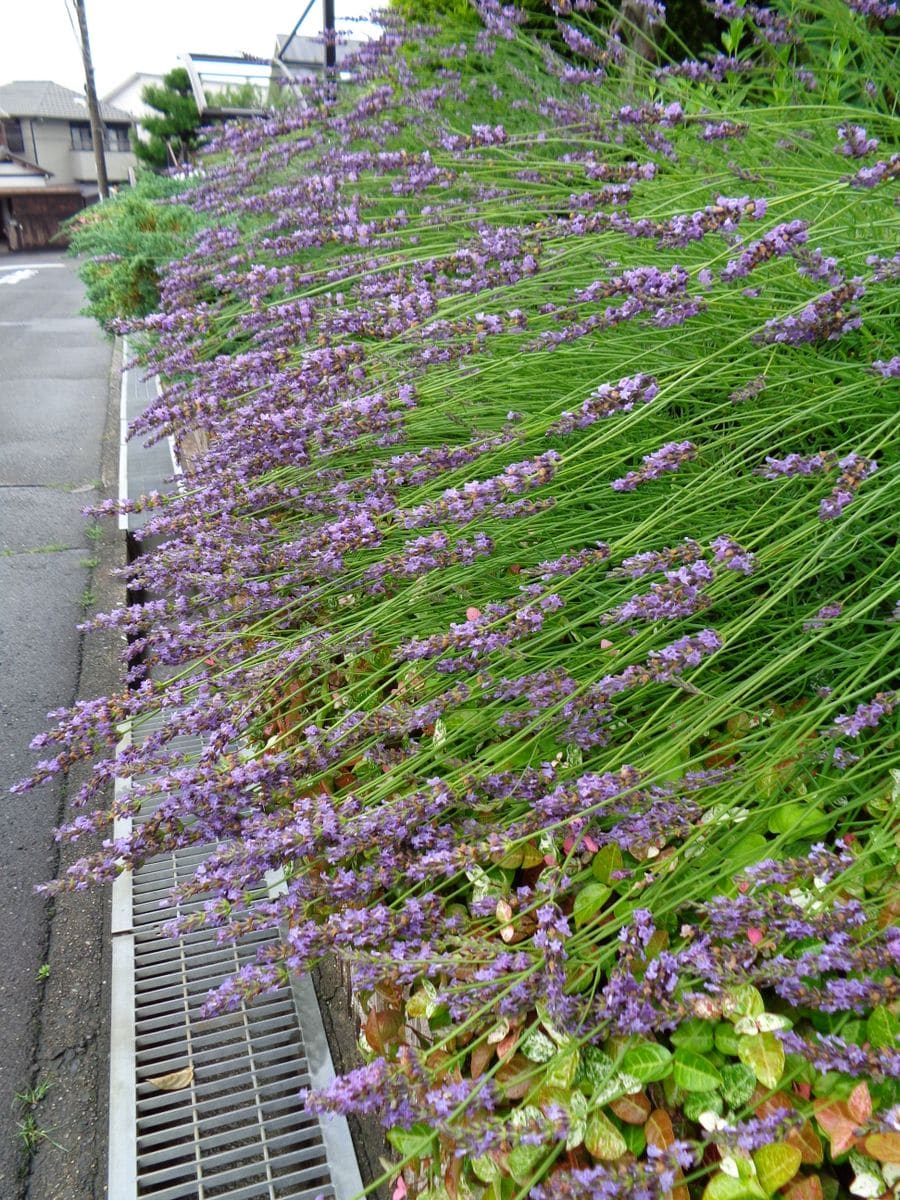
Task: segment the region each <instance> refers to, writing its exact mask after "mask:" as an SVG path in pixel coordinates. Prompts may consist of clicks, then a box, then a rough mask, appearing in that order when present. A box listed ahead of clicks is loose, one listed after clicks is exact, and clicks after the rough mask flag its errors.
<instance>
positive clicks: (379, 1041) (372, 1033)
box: [366, 1008, 403, 1054]
mask: <svg viewBox="0 0 900 1200" xmlns="http://www.w3.org/2000/svg"><path fill="white" fill-rule="evenodd" d="M402 1028H403V1014H402V1013H400V1012H399V1011H398V1010H397V1009H396V1008H373V1009H370V1010H369V1015H368V1016H367V1017H366V1041H367V1042H368V1043H369V1045H370V1046H371V1047H372V1049H373V1050H374V1051H375V1052H376V1053H377V1054H383V1053H384V1051H385V1050H386V1049H387V1048H388V1046H390V1044H391V1043H392V1042H396V1041H397V1040H398V1037H397V1035H398V1034H399V1033H400V1030H401V1029H402Z"/></svg>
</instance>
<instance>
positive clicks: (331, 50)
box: [324, 0, 337, 71]
mask: <svg viewBox="0 0 900 1200" xmlns="http://www.w3.org/2000/svg"><path fill="white" fill-rule="evenodd" d="M324 3H325V69H326V71H328V70H330V69H331V68H332V67H334V65H335V64H336V62H337V46H336V45H335V40H334V39H335V32H334V0H324Z"/></svg>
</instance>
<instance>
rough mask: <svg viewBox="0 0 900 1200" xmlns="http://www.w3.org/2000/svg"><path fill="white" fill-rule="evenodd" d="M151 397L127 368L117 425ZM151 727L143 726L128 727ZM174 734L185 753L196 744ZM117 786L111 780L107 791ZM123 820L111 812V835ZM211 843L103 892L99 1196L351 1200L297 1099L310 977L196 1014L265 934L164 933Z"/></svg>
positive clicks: (331, 1145)
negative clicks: (224, 1009) (105, 974)
mask: <svg viewBox="0 0 900 1200" xmlns="http://www.w3.org/2000/svg"><path fill="white" fill-rule="evenodd" d="M154 396H155V388H154V387H153V384H152V383H151V384H147V383H146V382H144V381H142V380H140V378H139V377H138V376H137V373H136V372H133V371H128V372H126V373H125V376H124V379H123V391H122V410H123V411H122V415H123V430H124V427H125V426H124V422H125V420H126V418H127V420H133V419H134V416H136V415H137V412H139V411H141V410H142V409H143V407H144V406H145V404H146V403H147V402H148V401H149V400H150V399H153V398H154ZM153 449H154V450H156V451H157V452H158V450H159V448H158V447H157V448H153ZM121 452H122V455H123V456H125V455H126V454H127V456H128V458H127V462H126V465H125V467H123V470H122V472H121V473H120V492H121V494H122V495H123V496H128V495H129V492H128V485H129V478H131V479H132V480H134V479H135V478H137V479H139V491H138V493H137V494H140V492H142V491H145V490H147V488H148V485H149V486H151V487H152V486H156V487H159V485H160V484H161V483H162V480H163V478H164V476H162V474H161V473H160V474H159V475H158V476H157V478H156V479H155V480H152V481H151V480H150V479H149V478H148V476H150V475H151V474H152V471H153V468H152V467H151V466H150V464H148V463H147V462H146V461H143V462H141V463H140V465H139V467H138V470H137V471H136V472H135V473H134V474H131V466H132V461H133V459H134V457H135V456H140V455H142V454H143V453H144V448H143V447H141V446H139V445H138V446H132V445H131V444H130V443H129V444H128V445H127V447H126V444H125V443H124V441H123V445H122V450H121ZM156 458H157V464H156V467H157V470H158V469H159V463H160V459H159V455H158V453H157V455H156ZM166 458H168V453H167V454H166ZM169 474H171V469H170V470H169ZM131 520H133V518H126V522H130V521H131ZM125 528H126V530H128V531H130V530H132V529H133V526H131V525H130V524H126V526H125ZM154 727H156V722H155V721H153V720H150V721H147V722H144V723H143V724H142V725H141V726H139V727H136V728H135V729H134V730H133V731H132V734H131V736H133V737H134V738H135V739H139V738H141V737H144V736H148V735H149V734H150V733H152V732H153V729H154ZM184 741H185V743H186V745H185V746H184V747H183V748H185V749H190V747H189V746H188V745H187V743H189V742H191V741H194V742H196V739H184ZM195 748H196V749H198V750H199V742H196V747H195ZM129 789H130V781H129V780H128V779H120V780H118V781H117V785H116V790H117V799H119V800H124V799H125V798H126V794H127V792H128V790H129ZM134 819H135V820H136V821H138V822H139V821H140V820H141V815H140V814H139V815H138V816H137V817H135V818H134ZM130 827H131V821H130V820H127V821H125V820H122V821H118V822H117V823H116V828H115V836H116V837H121V836H123V835H125V834H126V833H127V832H129V830H130ZM209 851H210V847H191V848H188V849H184V850H179V851H176V852H175V853H170V854H164V855H159V856H157V857H155V858H153V859H151V860H150V861H148V862H147V863H145V864H144V865H143V866H142V867H140V868H139V869H137V870H136V871H134V872H133V873H131V872H128V873H125V874H123V875H122V876H120V877H119V879H118V880H117V882H116V884H115V885H114V888H113V913H112V943H113V945H112V951H113V953H112V1016H111V1047H110V1051H111V1053H110V1123H109V1191H108V1196H109V1200H145V1198H146V1200H151V1198H152V1200H195V1198H196V1200H213V1198H219V1197H221V1198H222V1200H225V1198H227V1200H314V1198H315V1197H324V1198H331V1200H351V1198H352V1197H353V1196H356V1195H358V1194H359V1193H360V1192H361V1191H362V1182H361V1179H360V1174H359V1169H358V1166H357V1161H356V1156H355V1153H354V1150H353V1143H352V1140H351V1137H350V1132H349V1128H348V1126H347V1123H346V1121H345V1120H343V1119H342V1118H338V1119H334V1120H326V1121H324V1122H322V1123H320V1122H319V1121H318V1119H317V1118H316V1117H315V1116H314V1115H313V1114H311V1113H308V1112H305V1111H304V1109H303V1106H302V1104H301V1102H300V1100H299V1099H298V1095H297V1093H298V1092H299V1090H300V1089H301V1088H303V1087H322V1086H324V1085H325V1084H327V1083H328V1082H330V1080H331V1079H333V1078H334V1068H333V1065H332V1061H331V1055H330V1051H329V1048H328V1043H327V1039H326V1036H325V1031H324V1028H323V1025H322V1019H321V1015H320V1012H319V1007H318V1001H317V999H316V993H315V989H314V988H313V985H312V981H311V980H310V979H309V978H302V979H299V980H296V981H295V983H294V986H293V988H292V989H290V990H288V989H285V990H282V991H279V992H276V993H274V994H270V995H268V996H263V997H261V998H260V999H258V1000H257V1001H256V1002H254V1003H252V1004H249V1005H245V1004H244V1003H241V1004H240V1006H239V1008H238V1009H237V1010H236V1011H232V1012H228V1013H225V1014H223V1015H220V1016H214V1017H207V1018H203V1017H201V1015H200V1011H201V1008H202V1006H203V1003H204V1001H205V999H206V996H207V993H208V992H209V991H210V990H211V989H212V988H215V987H216V986H218V985H219V984H221V983H223V982H224V981H225V979H226V978H227V977H228V976H230V975H233V974H234V973H235V972H237V971H239V970H240V969H241V967H244V966H246V965H248V964H249V963H251V962H253V961H254V959H255V956H256V953H257V951H258V950H259V949H260V947H262V946H264V945H265V944H266V943H270V942H273V941H275V940H276V936H277V935H276V934H275V932H274V931H272V930H264V931H258V932H256V933H253V934H250V935H247V936H246V937H242V938H241V939H239V940H238V941H237V942H236V943H234V942H220V941H219V940H218V939H217V937H216V933H215V931H214V930H207V929H200V930H196V931H192V932H190V933H187V934H185V935H183V936H181V937H178V938H172V937H166V936H164V935H163V933H162V930H161V926H162V924H163V923H164V922H166V921H168V920H171V919H172V918H173V917H174V916H176V915H180V914H185V913H190V912H191V911H193V910H196V909H199V908H201V907H202V903H203V901H202V899H199V900H194V901H189V902H187V903H185V904H182V905H181V906H180V907H177V908H173V907H168V908H166V907H162V906H163V903H164V902H165V901H167V900H168V899H169V898H170V896H171V894H172V889H173V888H174V887H175V886H176V884H179V883H184V882H186V881H187V880H189V879H190V878H191V877H192V876H193V873H194V871H195V869H196V867H197V866H198V865H199V864H200V863H201V862H202V861H203V859H204V857H205V856H206V855H207V854H208V853H209ZM178 1072H182V1073H183V1075H182V1077H181V1078H180V1079H176V1080H174V1081H172V1080H168V1081H167V1083H168V1084H170V1085H171V1084H172V1083H173V1082H174V1083H176V1084H178V1085H180V1086H176V1087H174V1089H173V1090H166V1089H165V1088H160V1087H158V1086H156V1085H154V1084H153V1083H151V1082H149V1081H150V1080H153V1079H157V1080H158V1079H159V1078H160V1077H164V1076H172V1075H176V1073H178Z"/></svg>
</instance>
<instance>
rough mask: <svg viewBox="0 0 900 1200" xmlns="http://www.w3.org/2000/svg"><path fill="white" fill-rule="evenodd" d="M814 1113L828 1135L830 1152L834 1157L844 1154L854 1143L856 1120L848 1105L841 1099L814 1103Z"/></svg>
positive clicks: (855, 1138)
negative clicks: (819, 1103) (820, 1103)
mask: <svg viewBox="0 0 900 1200" xmlns="http://www.w3.org/2000/svg"><path fill="white" fill-rule="evenodd" d="M815 1113H816V1120H817V1121H818V1122H819V1124H820V1125H821V1126H822V1128H823V1129H824V1130H825V1132H826V1133H827V1135H828V1140H829V1141H830V1143H831V1153H832V1155H833V1156H834V1157H837V1156H838V1155H839V1154H845V1153H846V1152H847V1151H848V1150H849V1149H850V1148H851V1147H852V1146H855V1145H856V1143H857V1141H858V1139H857V1136H856V1126H857V1124H858V1122H857V1121H856V1120H855V1119H854V1118H853V1116H852V1114H851V1112H850V1109H849V1107H848V1106H847V1104H846V1103H845V1102H844V1101H843V1100H835V1101H832V1102H831V1103H826V1104H823V1105H816V1110H815Z"/></svg>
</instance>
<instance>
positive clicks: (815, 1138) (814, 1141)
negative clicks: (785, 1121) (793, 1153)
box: [784, 1121, 825, 1167]
mask: <svg viewBox="0 0 900 1200" xmlns="http://www.w3.org/2000/svg"><path fill="white" fill-rule="evenodd" d="M784 1140H785V1141H786V1142H787V1144H788V1145H789V1146H796V1148H797V1149H798V1150H799V1151H800V1161H801V1162H802V1163H804V1165H805V1166H807V1167H818V1166H819V1165H820V1164H821V1162H822V1159H823V1157H824V1154H825V1152H824V1150H823V1149H822V1139H821V1138H820V1137H819V1135H818V1134H817V1133H816V1131H815V1130H814V1129H813V1127H812V1122H811V1121H804V1122H803V1124H802V1125H801V1126H800V1128H799V1129H792V1130H791V1131H790V1133H789V1134H788V1135H787V1137H786V1138H785V1139H784Z"/></svg>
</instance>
